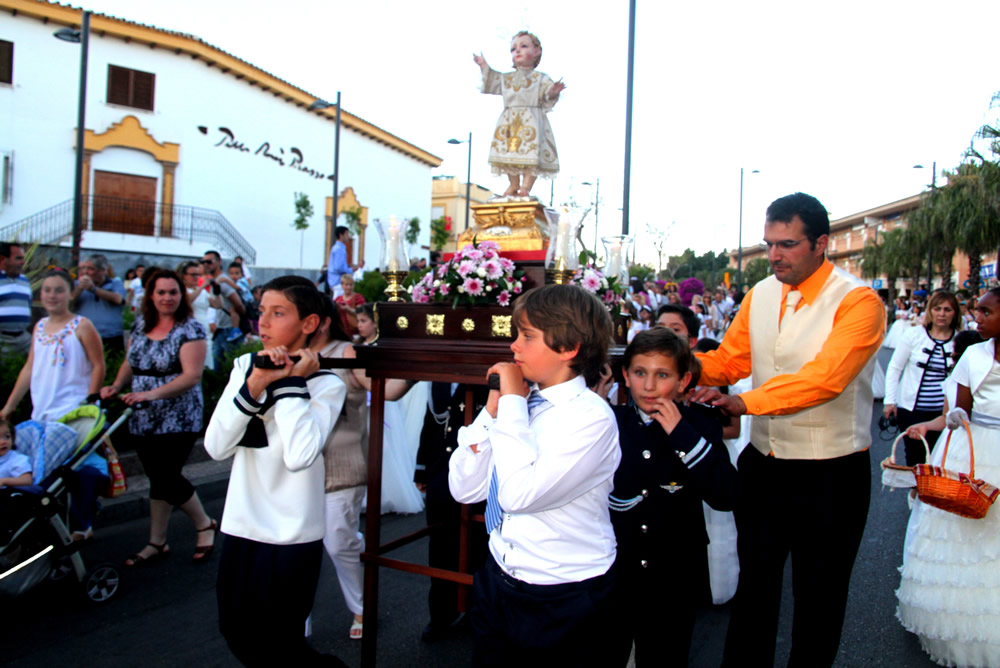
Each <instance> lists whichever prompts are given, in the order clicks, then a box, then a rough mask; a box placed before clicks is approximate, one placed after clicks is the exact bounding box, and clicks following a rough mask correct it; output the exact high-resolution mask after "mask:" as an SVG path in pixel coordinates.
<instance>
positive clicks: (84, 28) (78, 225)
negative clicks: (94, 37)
mask: <svg viewBox="0 0 1000 668" xmlns="http://www.w3.org/2000/svg"><path fill="white" fill-rule="evenodd" d="M52 36H53V37H55V38H56V39H61V40H62V41H64V42H72V43H74V44H79V45H80V47H81V48H80V95H79V101H78V103H77V110H76V165H75V171H74V174H73V246H72V248H71V249H70V258H71V259H72V266H74V267H76V266H77V265H79V264H80V243H81V241H82V238H83V129H84V124H85V120H86V106H87V55H88V51H89V48H90V12H89V11H86V10H84V12H83V18H82V20H81V21H80V29H79V30H73V29H72V28H62V29H60V30H57V31H56V32H54V33H52Z"/></svg>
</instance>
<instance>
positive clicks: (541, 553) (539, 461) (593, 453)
mask: <svg viewBox="0 0 1000 668" xmlns="http://www.w3.org/2000/svg"><path fill="white" fill-rule="evenodd" d="M514 323H515V324H516V325H517V329H518V336H517V339H516V340H515V341H514V343H513V344H511V350H512V351H513V352H514V362H513V363H509V362H503V363H500V364H496V365H494V366H493V367H492V368H490V370H489V372H488V373H496V374H498V375H499V376H500V390H499V391H497V390H493V391H491V392H490V397H489V401H488V402H487V405H486V408H485V409H484V410H483V411H482V412H481V413H480V414H479V416H478V417H477V418H476V420H475V421H474V422H473V423H472V424H471V425H469V426H468V427H463V428H462V430H461V431H460V432H459V435H458V444H459V447H458V449H456V451H455V452H454V454H453V455H452V457H451V461H450V466H449V478H448V482H449V486H450V488H451V493H452V495H453V496H454V497H455V499H456V500H457V501H459V502H460V503H475V502H478V501H482V500H484V499H486V501H487V505H486V528H487V532H488V533H489V549H490V554H491V556H492V559H487V564H486V567H485V568H484V569H483V570H482V571H480V572H479V573H477V574H476V576H475V582H474V585H473V593H474V603H473V606H472V612H471V622H472V629H473V632H474V634H475V639H476V644H475V652H474V655H473V664H474V665H476V666H493V665H497V666H499V665H504V666H511V665H515V666H516V665H518V664H519V663H520V664H521V665H525V664H527V665H537V664H548V665H559V666H583V665H608V662H607V661H606V660H602V658H600V657H599V656H598V655H599V653H600V651H602V650H601V648H602V647H605V646H606V645H607V644H608V643H603V642H600V639H601V638H604V637H606V636H607V633H608V631H609V626H613V625H614V619H613V617H612V611H611V600H610V597H611V592H612V588H613V585H614V562H615V556H616V546H615V534H614V530H613V528H612V526H611V519H610V515H609V510H608V494H609V493H610V491H611V489H612V486H613V477H614V473H615V469H617V467H618V462H619V460H620V458H621V452H620V450H619V447H618V427H617V424H616V421H615V417H614V414H613V413H612V411H611V408H610V406H608V404H607V403H606V402H605V401H603V400H602V399H601V398H600V397H599V396H598V395H596V394H594V393H593V392H592V391H590V390H589V389H588V387H587V386H588V382H587V380H596V379H597V378H598V377H599V374H600V370H601V368H602V367H603V365H604V363H605V361H606V359H607V351H608V344H609V343H610V341H611V332H612V325H611V318H610V316H609V315H608V312H607V310H606V309H605V308H604V306H603V305H602V304H601V302H600V300H598V299H597V298H596V297H594V296H593V295H591V294H589V293H588V292H586V291H585V290H583V289H582V288H579V287H577V286H570V285H546V286H544V287H541V288H537V289H535V290H531V291H529V292H527V293H525V294H524V295H523V296H522V297H521V298H520V299H518V301H517V302H516V304H515V306H514ZM585 379H586V380H585ZM595 641H596V642H595Z"/></svg>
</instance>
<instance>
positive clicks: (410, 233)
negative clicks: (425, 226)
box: [406, 216, 420, 246]
mask: <svg viewBox="0 0 1000 668" xmlns="http://www.w3.org/2000/svg"><path fill="white" fill-rule="evenodd" d="M419 236H420V219H419V218H417V217H416V216H414V217H413V218H410V222H409V225H407V227H406V243H408V244H410V245H411V246H412V245H413V244H415V243H417V238H418V237H419Z"/></svg>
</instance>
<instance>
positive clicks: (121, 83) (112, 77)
mask: <svg viewBox="0 0 1000 668" xmlns="http://www.w3.org/2000/svg"><path fill="white" fill-rule="evenodd" d="M130 72H131V70H128V69H125V68H124V67H117V66H116V65H108V102H109V103H110V104H123V105H126V106H132V105H131V104H130V99H129V97H130V96H129V79H130V78H131V77H130V76H129V74H130Z"/></svg>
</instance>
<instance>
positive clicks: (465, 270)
mask: <svg viewBox="0 0 1000 668" xmlns="http://www.w3.org/2000/svg"><path fill="white" fill-rule="evenodd" d="M475 270H476V264H475V262H471V261H469V260H465V261H464V262H461V263H459V265H458V275H459V276H461V277H462V278H465V277H466V276H468V275H469V274H471V273H472V272H474V271H475Z"/></svg>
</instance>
